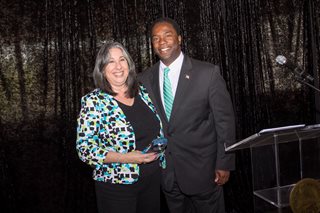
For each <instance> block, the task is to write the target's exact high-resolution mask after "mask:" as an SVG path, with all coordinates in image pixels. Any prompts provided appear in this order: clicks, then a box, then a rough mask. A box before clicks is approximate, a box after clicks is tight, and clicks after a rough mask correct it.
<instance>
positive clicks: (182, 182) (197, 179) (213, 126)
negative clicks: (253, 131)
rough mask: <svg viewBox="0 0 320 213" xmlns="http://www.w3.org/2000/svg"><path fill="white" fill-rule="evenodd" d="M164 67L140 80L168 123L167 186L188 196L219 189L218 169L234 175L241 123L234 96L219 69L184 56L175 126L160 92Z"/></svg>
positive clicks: (174, 115)
mask: <svg viewBox="0 0 320 213" xmlns="http://www.w3.org/2000/svg"><path fill="white" fill-rule="evenodd" d="M159 65H160V63H159V62H158V63H156V64H155V65H154V66H153V67H151V68H150V69H149V70H147V71H145V72H143V73H141V74H140V75H139V80H140V81H141V83H142V84H144V85H145V87H146V88H147V90H148V92H149V95H150V97H151V99H152V101H153V103H154V104H155V106H156V108H157V111H158V113H159V115H160V117H161V120H162V121H163V129H164V133H165V136H166V137H167V138H168V146H167V150H166V159H167V168H166V169H165V170H164V171H163V178H162V185H163V188H164V190H166V191H170V189H171V188H172V186H173V180H174V178H176V181H177V183H178V185H179V187H180V189H181V191H182V192H183V193H186V194H190V195H192V194H197V193H201V192H204V191H208V189H210V188H213V187H214V186H215V183H214V178H215V170H216V169H221V170H233V169H234V167H235V159H234V155H233V154H225V152H224V148H225V144H226V145H227V146H229V145H231V144H232V143H234V142H235V121H234V112H233V107H232V103H231V99H230V95H229V93H228V91H227V89H226V85H225V81H224V80H223V78H222V76H221V75H220V73H219V72H220V71H219V67H218V66H216V65H213V64H210V63H206V62H201V61H198V60H195V59H192V58H190V57H188V56H186V55H185V56H184V61H183V64H182V68H181V73H180V77H179V82H178V87H177V91H176V94H175V97H174V103H173V108H172V112H171V117H170V121H168V120H167V118H166V116H165V111H164V107H163V105H162V101H161V96H160V88H159Z"/></svg>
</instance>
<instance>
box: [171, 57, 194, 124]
mask: <svg viewBox="0 0 320 213" xmlns="http://www.w3.org/2000/svg"><path fill="white" fill-rule="evenodd" d="M191 79H192V64H191V61H190V58H189V57H188V56H186V55H185V56H184V60H183V63H182V67H181V72H180V76H179V81H178V86H177V91H176V94H175V96H174V101H173V107H172V112H171V117H170V123H171V122H172V121H173V120H174V117H175V116H176V114H177V113H178V111H179V107H180V106H181V104H182V102H183V100H184V98H185V93H186V91H187V89H188V86H189V84H190V81H191Z"/></svg>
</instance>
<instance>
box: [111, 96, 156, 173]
mask: <svg viewBox="0 0 320 213" xmlns="http://www.w3.org/2000/svg"><path fill="white" fill-rule="evenodd" d="M117 102H118V104H119V106H120V108H121V109H122V111H123V112H124V114H125V115H126V117H127V118H126V120H127V121H128V122H130V124H131V125H132V127H133V130H134V134H135V139H136V140H135V141H136V150H140V151H142V150H143V149H144V148H145V147H146V146H148V145H149V144H150V143H151V141H152V140H153V139H155V138H157V136H158V134H159V131H160V121H159V120H158V118H157V117H156V115H155V114H154V113H153V112H152V110H151V109H150V108H149V107H148V106H147V105H146V104H145V103H144V102H143V100H141V98H140V96H136V97H135V99H134V103H133V105H132V106H128V105H125V104H123V103H121V102H119V101H117ZM139 166H140V177H143V176H148V175H151V174H153V173H154V172H155V171H156V170H158V169H159V168H160V167H159V160H156V161H153V162H151V163H148V164H140V165H139Z"/></svg>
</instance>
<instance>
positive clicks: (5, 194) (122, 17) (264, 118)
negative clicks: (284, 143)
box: [0, 0, 320, 213]
mask: <svg viewBox="0 0 320 213" xmlns="http://www.w3.org/2000/svg"><path fill="white" fill-rule="evenodd" d="M0 5H1V7H0V28H1V30H0V35H1V37H0V44H1V45H0V61H1V63H0V141H1V142H0V144H1V145H0V167H1V170H0V171H1V173H0V176H1V178H0V187H1V189H0V196H1V197H0V199H1V200H2V201H3V202H2V203H3V206H2V209H4V212H83V213H87V212H96V207H95V195H94V190H93V183H92V180H91V169H90V168H88V167H86V166H85V165H84V164H83V163H82V162H80V161H79V160H78V158H77V155H76V153H75V128H76V127H75V126H76V123H75V122H76V117H77V114H78V112H79V107H80V98H81V96H82V95H84V94H85V93H87V92H89V91H90V90H91V89H93V84H92V77H91V73H92V71H93V65H94V62H95V55H96V52H97V50H98V48H99V47H100V45H101V44H102V43H104V42H108V41H119V42H121V43H123V44H124V45H125V46H126V47H127V48H128V50H129V52H130V53H131V55H132V57H133V59H134V61H135V63H136V67H137V70H138V72H142V71H143V70H145V69H146V68H147V67H149V66H150V65H151V64H153V63H155V62H156V61H157V58H156V57H155V55H154V54H153V52H152V48H151V43H150V34H149V28H150V25H151V23H152V21H153V20H154V19H156V18H158V17H160V16H169V17H171V18H174V19H175V20H176V21H177V22H178V23H179V24H180V26H181V29H182V37H183V44H182V45H183V52H184V53H185V54H187V55H189V56H192V57H194V58H197V59H200V60H205V61H208V62H212V63H215V64H218V65H220V67H221V72H222V75H223V77H224V79H225V80H226V82H227V86H228V89H229V91H230V93H231V96H232V101H233V104H234V109H235V112H236V117H237V119H236V121H237V123H236V124H237V140H241V139H243V138H246V137H248V136H249V135H251V134H253V133H255V132H257V131H259V130H261V129H263V128H270V127H277V126H284V125H292V124H300V123H305V124H313V123H317V122H318V123H319V122H320V120H319V119H320V115H319V111H320V110H319V108H320V107H319V105H320V98H319V93H317V92H315V91H314V90H313V89H312V88H310V87H308V86H306V85H303V84H301V83H299V82H297V81H296V80H295V78H294V76H293V73H292V72H291V71H290V70H289V69H287V68H285V67H282V66H279V65H277V64H276V62H275V58H276V56H277V55H284V56H286V57H287V58H288V59H289V60H290V61H292V62H293V63H294V64H296V65H297V66H299V67H300V68H301V70H304V71H305V72H306V73H309V74H310V75H312V76H313V77H314V82H312V84H313V85H314V86H316V87H318V88H319V66H320V62H319V53H320V43H319V42H320V41H319V36H320V33H319V27H320V18H319V17H320V1H319V0H305V1H301V0H199V1H187V0H153V1H149V0H130V1H129V0H119V1H117V0H58V1H56V0H44V1H32V0H24V1H19V0H0ZM237 156H238V157H237V171H235V172H233V174H232V178H231V181H230V183H229V184H228V185H227V186H226V187H225V188H226V190H225V191H226V193H225V194H226V198H227V199H226V200H227V210H228V212H239V213H240V212H243V213H248V212H252V211H253V210H252V209H253V207H252V186H251V167H250V165H251V161H250V153H249V151H248V150H241V151H238V152H237Z"/></svg>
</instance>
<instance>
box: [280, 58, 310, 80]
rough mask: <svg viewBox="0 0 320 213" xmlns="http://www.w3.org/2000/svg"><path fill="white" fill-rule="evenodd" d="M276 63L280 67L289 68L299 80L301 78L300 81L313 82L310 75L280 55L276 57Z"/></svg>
mask: <svg viewBox="0 0 320 213" xmlns="http://www.w3.org/2000/svg"><path fill="white" fill-rule="evenodd" d="M276 62H277V63H278V64H280V65H283V66H286V67H288V68H289V69H290V70H291V71H292V72H293V73H294V74H295V75H296V76H297V77H298V78H300V80H305V79H307V80H309V81H313V77H312V76H311V75H310V74H308V73H306V72H305V71H304V70H302V69H301V68H300V67H298V66H297V65H295V64H293V63H292V62H290V61H289V60H287V58H286V57H285V56H283V55H278V56H277V57H276Z"/></svg>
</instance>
